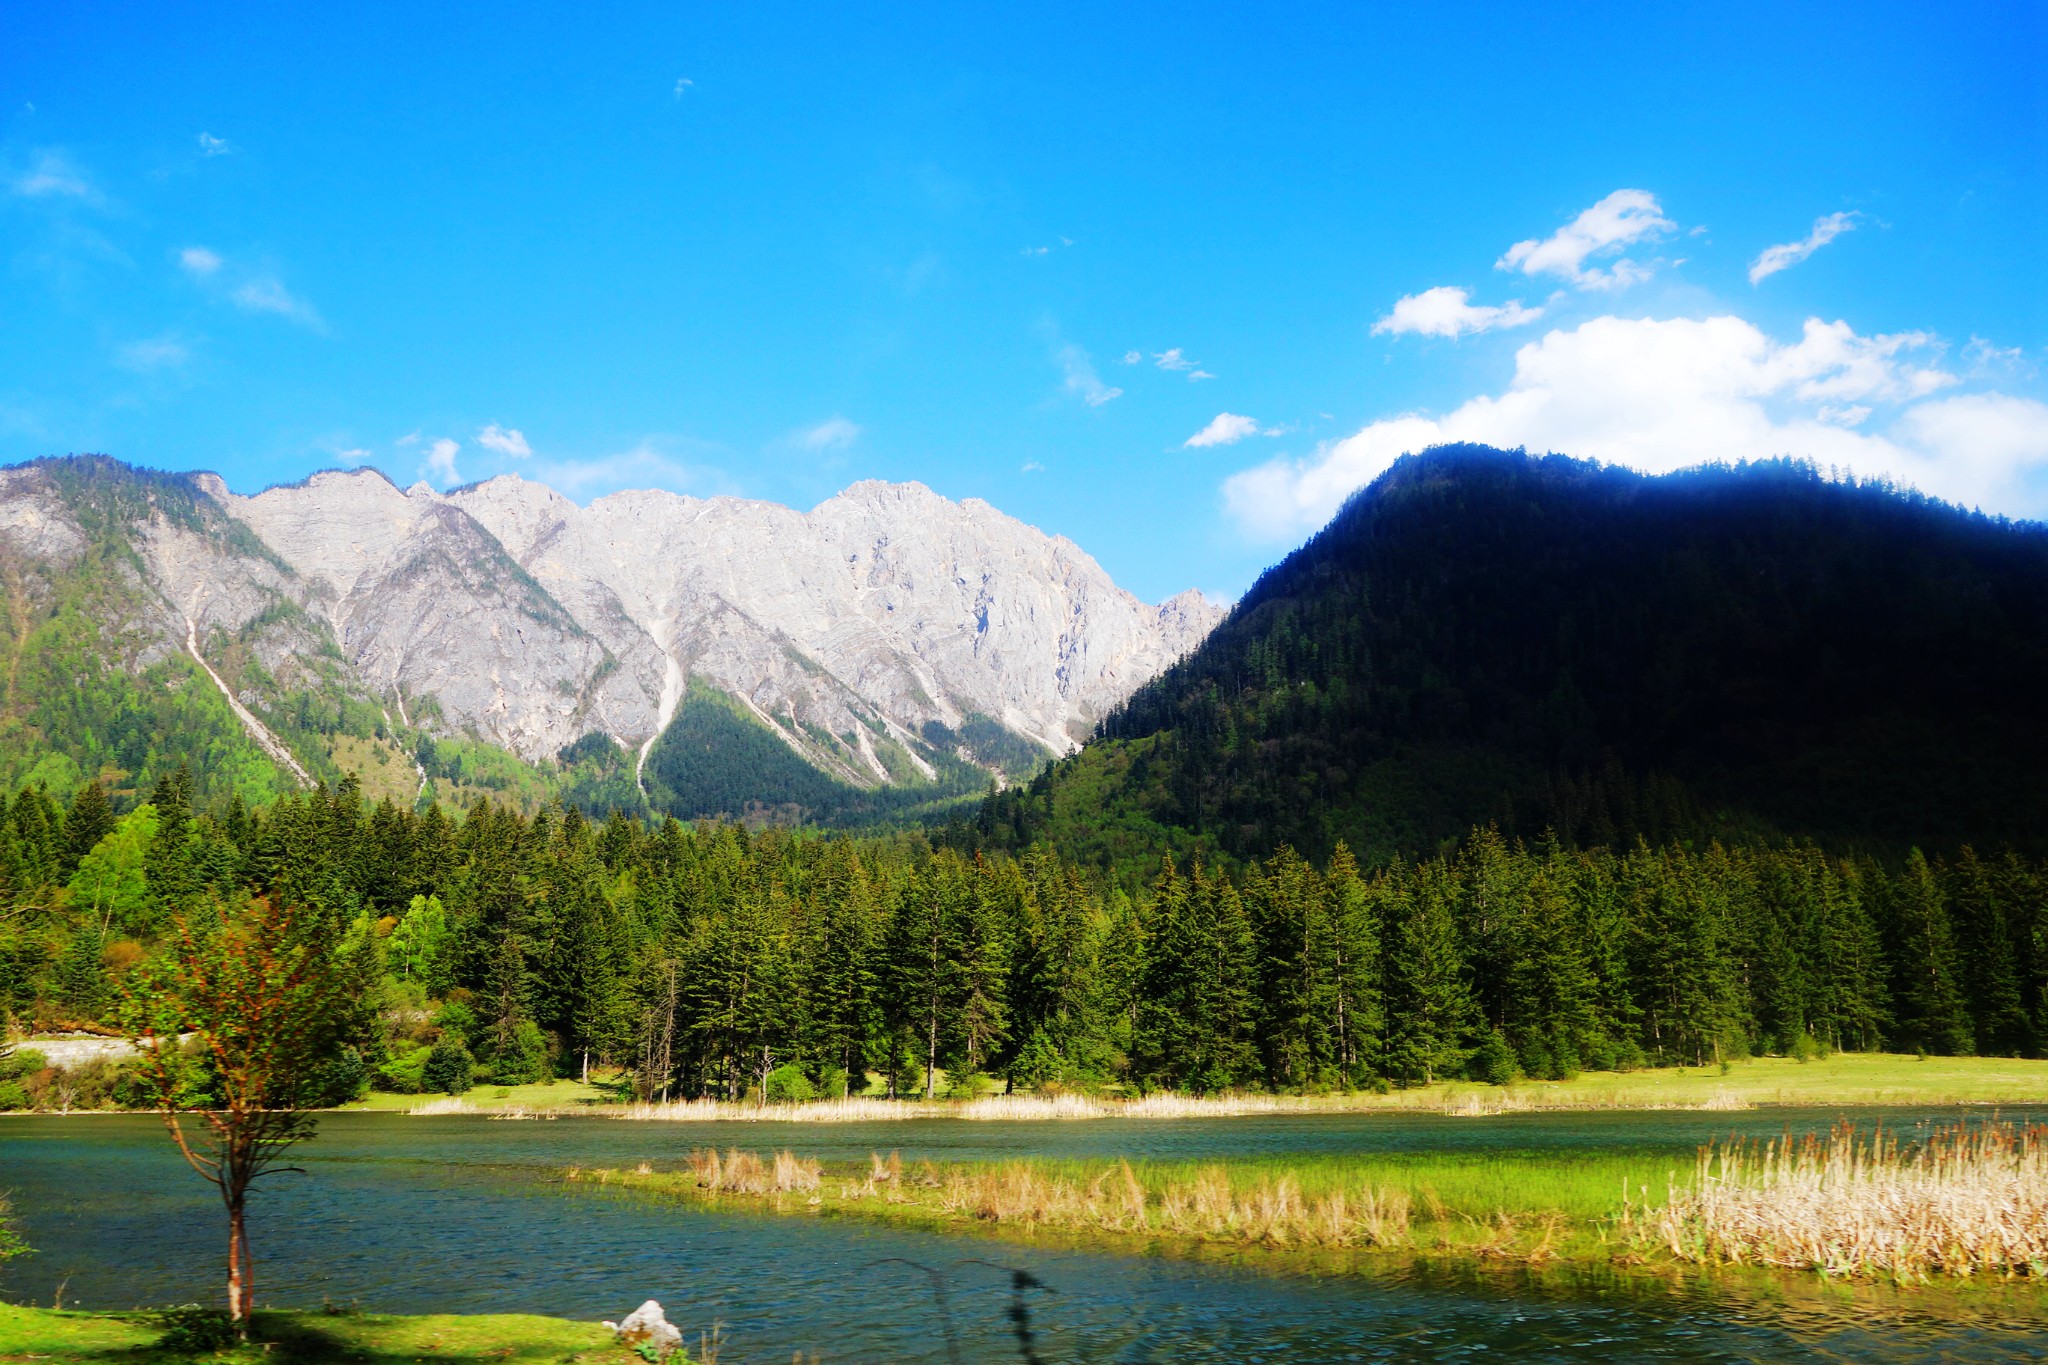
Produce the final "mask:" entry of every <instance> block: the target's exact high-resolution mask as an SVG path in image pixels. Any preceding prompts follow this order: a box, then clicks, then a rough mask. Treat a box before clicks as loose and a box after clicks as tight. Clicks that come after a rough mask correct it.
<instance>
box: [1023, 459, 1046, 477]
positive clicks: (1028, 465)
mask: <svg viewBox="0 0 2048 1365" xmlns="http://www.w3.org/2000/svg"><path fill="white" fill-rule="evenodd" d="M1017 472H1018V473H1019V474H1043V473H1044V472H1045V466H1044V465H1042V464H1040V463H1039V462H1038V461H1036V460H1026V461H1025V462H1024V466H1023V468H1021V469H1019V470H1018V471H1017Z"/></svg>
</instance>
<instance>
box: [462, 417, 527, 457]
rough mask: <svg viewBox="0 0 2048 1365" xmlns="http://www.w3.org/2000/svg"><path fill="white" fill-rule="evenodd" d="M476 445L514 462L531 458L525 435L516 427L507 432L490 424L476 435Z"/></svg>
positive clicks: (495, 424)
mask: <svg viewBox="0 0 2048 1365" xmlns="http://www.w3.org/2000/svg"><path fill="white" fill-rule="evenodd" d="M476 443H477V444H478V445H480V446H482V447H483V448H484V449H485V450H495V451H497V452H498V453H499V454H500V455H509V456H510V457H511V458H513V459H515V460H525V459H530V458H532V455H533V447H532V446H530V445H528V444H527V443H526V433H525V432H523V431H521V430H520V429H519V428H518V427H512V428H510V429H509V430H508V429H507V428H505V427H501V426H499V425H498V424H497V423H496V422H493V423H491V424H490V425H489V426H487V427H485V428H484V429H483V430H482V431H479V432H478V433H477V434H476Z"/></svg>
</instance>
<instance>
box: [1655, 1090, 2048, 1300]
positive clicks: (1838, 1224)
mask: <svg viewBox="0 0 2048 1365" xmlns="http://www.w3.org/2000/svg"><path fill="white" fill-rule="evenodd" d="M1631 1219H1632V1221H1635V1223H1636V1226H1637V1229H1638V1235H1639V1236H1641V1237H1646V1238H1648V1239H1650V1240H1653V1241H1654V1242H1656V1243H1659V1244H1661V1245H1663V1246H1664V1247H1665V1248H1667V1249H1668V1250H1669V1251H1670V1253H1671V1254H1672V1255H1673V1256H1675V1257H1677V1258H1678V1259H1680V1260H1685V1261H1697V1262H1703V1263H1728V1264H1751V1265H1770V1266H1788V1267H1796V1268H1801V1269H1813V1270H1818V1271H1820V1272H1822V1273H1823V1274H1827V1275H1888V1276H1890V1277H1892V1278H1893V1279H1896V1280H1901V1281H1917V1280H1924V1279H1926V1278H1928V1277H1929V1276H1930V1275H1933V1274H1943V1275H1956V1276H1969V1275H1995V1276H2007V1277H2013V1276H2021V1275H2025V1276H2035V1277H2038V1276H2043V1275H2048V1127H2043V1126H2040V1125H2034V1126H2030V1127H2027V1128H2024V1129H2021V1128H2015V1127H2014V1126H2013V1125H2012V1124H2009V1123H1986V1124H1957V1125H1954V1126H1950V1127H1944V1128H1939V1129H1936V1130H1935V1131H1934V1132H1933V1133H1932V1134H1931V1135H1930V1136H1929V1137H1928V1138H1927V1139H1926V1140H1925V1141H1922V1142H1919V1143H1916V1144H1911V1145H1902V1144H1901V1143H1900V1142H1899V1140H1898V1138H1897V1137H1896V1136H1895V1135H1893V1134H1890V1133H1885V1132H1882V1131H1879V1132H1876V1133H1873V1134H1868V1135H1866V1134H1861V1133H1859V1132H1858V1131H1857V1130H1856V1128H1855V1127H1854V1125H1852V1124H1847V1123H1844V1124H1839V1125H1837V1126H1836V1127H1835V1129H1834V1131H1833V1132H1831V1133H1830V1134H1829V1135H1828V1136H1827V1137H1826V1138H1825V1139H1823V1138H1820V1137H1817V1136H1808V1137H1806V1138H1804V1139H1793V1138H1790V1137H1787V1138H1785V1139H1782V1140H1779V1141H1773V1142H1765V1143H1745V1142H1739V1141H1730V1142H1725V1143H1722V1144H1720V1145H1718V1146H1715V1147H1710V1148H1703V1149H1701V1151H1700V1155H1699V1162H1698V1166H1697V1169H1696V1171H1695V1178H1694V1182H1693V1184H1692V1185H1691V1186H1690V1187H1689V1188H1685V1189H1675V1190H1673V1192H1672V1194H1671V1198H1670V1201H1669V1203H1668V1204H1666V1206H1665V1207H1664V1208H1662V1209H1659V1210H1652V1211H1645V1212H1643V1213H1642V1214H1641V1215H1640V1216H1639V1218H1638V1215H1637V1214H1636V1212H1635V1211H1634V1210H1631Z"/></svg>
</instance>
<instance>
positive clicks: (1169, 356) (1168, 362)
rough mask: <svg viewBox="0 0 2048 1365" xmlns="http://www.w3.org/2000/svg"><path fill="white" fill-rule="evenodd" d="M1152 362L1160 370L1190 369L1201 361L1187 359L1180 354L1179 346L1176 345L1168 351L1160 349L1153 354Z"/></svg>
mask: <svg viewBox="0 0 2048 1365" xmlns="http://www.w3.org/2000/svg"><path fill="white" fill-rule="evenodd" d="M1152 363H1153V364H1154V365H1157V366H1158V367H1159V368H1160V369H1162V370H1192V369H1194V368H1195V367H1196V366H1197V365H1199V364H1200V363H1201V362H1200V361H1198V360H1189V359H1188V358H1187V357H1186V356H1184V355H1182V354H1181V350H1180V347H1178V346H1176V347H1174V348H1173V349H1172V350H1170V351H1161V352H1160V353H1159V354H1158V355H1155V356H1153V357H1152Z"/></svg>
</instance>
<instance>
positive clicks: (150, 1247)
mask: <svg viewBox="0 0 2048 1365" xmlns="http://www.w3.org/2000/svg"><path fill="white" fill-rule="evenodd" d="M2011 1116H2012V1117H2015V1118H2026V1117H2033V1118H2048V1114H2033V1115H2028V1114H2019V1113H2015V1114H2013V1115H2011ZM1954 1117H1955V1111H1940V1112H1934V1111H1924V1110H1913V1111H1904V1110H1902V1111H1892V1112H1889V1113H1887V1114H1886V1115H1885V1121H1886V1123H1887V1124H1888V1125H1889V1126H1893V1127H1897V1128H1902V1129H1910V1128H1912V1127H1913V1126H1915V1125H1916V1124H1918V1123H1922V1122H1932V1121H1943V1120H1947V1119H1952V1118H1954ZM1834 1118H1835V1114H1834V1112H1833V1111H1790V1110H1770V1111H1761V1112H1755V1113H1748V1114H1699V1113H1669V1114H1660V1113H1650V1114H1642V1113H1636V1114H1540V1115H1536V1114H1532V1115H1511V1116H1502V1117H1497V1118H1490V1119H1477V1120H1475V1119H1452V1118H1444V1117H1440V1116H1435V1115H1392V1114H1366V1115H1341V1116H1334V1115H1322V1116H1282V1117H1272V1118H1240V1119H1221V1120H1186V1119H1183V1120H1172V1121H1160V1122H1125V1121H1121V1120H1102V1121H1095V1122H1086V1123H966V1122H957V1121H951V1120H916V1121H908V1122H898V1123H884V1124H861V1125H833V1126H824V1125H818V1126H810V1125H762V1124H695V1123H692V1124H641V1123H625V1122H618V1121H613V1120H603V1119H570V1120H562V1121H558V1122H552V1123H494V1122H488V1121H485V1120H482V1119H478V1118H474V1117H450V1118H425V1119H422V1118H407V1117H402V1116H398V1115H381V1114H343V1115H332V1116H329V1117H327V1118H325V1119H323V1120H322V1122H321V1132H320V1136H319V1138H318V1139H316V1140H315V1141H314V1142H313V1143H312V1144H310V1145H308V1146H307V1147H305V1148H303V1149H302V1152H303V1158H302V1160H301V1161H300V1163H299V1164H300V1165H302V1166H303V1167H304V1173H303V1174H280V1175H277V1176H274V1177H272V1178H271V1179H270V1180H269V1181H268V1182H267V1185H268V1188H266V1189H263V1190H262V1191H261V1192H260V1193H259V1196H258V1198H257V1201H256V1212H255V1215H254V1219H253V1222H254V1236H255V1240H256V1251H257V1256H258V1266H257V1274H258V1277H259V1284H258V1292H259V1295H260V1296H261V1298H262V1299H263V1300H264V1301H265V1302H268V1303H273V1304H298V1305H307V1306H313V1305H318V1304H320V1303H321V1302H323V1301H330V1302H333V1303H337V1304H356V1305H360V1306H361V1307H363V1308H366V1309H374V1310H380V1311H389V1312H508V1311H522V1312H535V1313H548V1314H555V1315H559V1316H564V1317H572V1318H586V1319H594V1318H599V1317H616V1316H618V1315H619V1314H620V1313H623V1312H625V1311H627V1310H629V1309H631V1308H632V1307H633V1306H634V1305H635V1304H637V1303H639V1302H640V1301H641V1300H642V1299H644V1298H650V1297H652V1298H657V1299H660V1300H661V1302H662V1303H663V1305H664V1306H665V1307H666V1308H667V1310H668V1312H669V1316H670V1317H671V1318H672V1319H674V1320H675V1321H677V1322H678V1323H681V1324H684V1325H685V1326H686V1327H687V1328H689V1329H690V1330H692V1331H693V1332H694V1330H695V1329H696V1328H699V1327H704V1326H708V1325H709V1324H711V1323H712V1322H714V1321H719V1322H723V1323H724V1324H725V1326H726V1331H727V1334H728V1341H729V1346H728V1349H727V1353H726V1356H725V1359H727V1360H728V1361H742V1362H745V1361H776V1362H781V1361H786V1360H788V1359H789V1358H790V1354H791V1352H792V1351H797V1350H801V1351H803V1352H804V1353H805V1354H806V1355H809V1354H810V1353H812V1352H816V1353H817V1354H818V1356H819V1357H820V1358H821V1359H824V1360H836V1361H855V1360H857V1361H945V1360H947V1359H948V1358H949V1356H948V1349H947V1342H946V1333H945V1330H944V1328H945V1325H946V1324H947V1323H948V1322H950V1324H951V1326H952V1329H953V1333H954V1336H955V1345H956V1349H957V1352H958V1354H957V1356H956V1357H954V1358H957V1359H960V1360H965V1361H997V1360H1014V1359H1017V1355H1016V1352H1015V1346H1014V1342H1013V1340H1012V1338H1011V1336H1010V1330H1011V1329H1010V1324H1009V1321H1008V1319H1007V1317H1006V1316H1005V1314H1006V1310H1007V1309H1008V1307H1009V1304H1010V1298H1009V1292H1010V1283H1011V1280H1010V1272H1011V1271H1012V1270H1013V1269H1022V1270H1025V1271H1028V1272H1029V1273H1030V1274H1031V1275H1033V1276H1035V1277H1037V1279H1038V1280H1040V1281H1042V1282H1043V1283H1044V1285H1045V1286H1047V1288H1046V1289H1045V1290H1043V1291H1033V1292H1032V1293H1031V1295H1030V1303H1031V1309H1032V1315H1033V1317H1032V1320H1033V1324H1034V1326H1035V1327H1036V1328H1037V1330H1038V1333H1039V1342H1038V1346H1039V1351H1040V1353H1041V1355H1042V1357H1043V1358H1044V1359H1046V1360H1047V1361H1105V1362H1107V1361H1116V1362H1139V1361H1226V1360H1227V1361H1233V1362H1240V1361H1242V1362H1253V1361H1260V1362H1263V1361H1283V1360H1285V1361H1310V1360H1330V1361H1346V1360H1361V1361H1382V1360H1386V1361H1393V1360H1416V1361H1464V1360H1492V1359H1512V1360H1531V1361H1537V1360H1555V1361H1578V1360H1611V1361H1624V1360H1669V1361H1732V1360H1745V1361H1815V1362H1818V1361H1850V1360H1854V1361H1862V1360H1871V1361H1933V1360H1958V1361H1973V1360H1985V1361H1990V1360H2015V1359H2043V1358H2048V1293H2043V1292H2041V1291H2038V1290H2032V1289H2026V1288H2024V1287H2023V1288H2021V1289H2018V1290H1991V1291H1977V1292H1970V1293H1955V1292H1952V1291H1947V1290H1932V1291H1921V1292H1919V1293H1898V1292H1893V1291H1886V1290H1877V1289H1858V1290H1847V1289H1841V1288H1834V1289H1829V1288H1826V1287H1822V1286H1817V1285H1815V1284H1813V1283H1811V1282H1809V1281H1808V1280H1805V1279H1803V1278H1797V1277H1786V1278H1784V1279H1782V1280H1761V1279H1757V1278H1755V1277H1740V1278H1739V1279H1731V1278H1730V1277H1725V1276H1724V1277H1714V1276H1696V1277H1691V1278H1690V1279H1688V1280H1683V1281H1681V1282H1679V1283H1676V1284H1669V1285H1667V1284H1662V1283H1651V1282H1648V1281H1645V1280H1643V1279H1641V1278H1639V1277H1634V1278H1632V1277H1623V1276H1616V1275H1612V1274H1607V1273H1604V1272H1575V1273H1570V1274H1559V1275H1551V1276H1545V1277H1532V1276H1529V1275H1526V1274H1521V1275H1517V1274H1505V1273H1503V1274H1489V1273H1484V1272H1476V1271H1470V1270H1445V1269H1442V1268H1440V1267H1438V1268H1432V1267H1429V1266H1427V1265H1413V1266H1409V1265H1401V1264H1394V1263H1390V1262H1385V1261H1379V1262H1375V1265H1376V1266H1377V1267H1378V1268H1377V1269H1375V1271H1374V1272H1373V1273H1371V1274H1369V1275H1358V1274H1323V1275H1315V1274H1306V1273H1276V1272H1274V1271H1273V1270H1272V1269H1271V1268H1270V1267H1267V1266H1262V1265H1261V1264H1259V1263H1258V1262H1257V1261H1256V1260H1251V1261H1238V1260H1236V1259H1235V1258H1224V1259H1212V1260H1201V1261H1193V1260H1184V1259H1174V1258H1170V1257H1132V1256H1111V1255H1104V1254H1101V1253H1097V1252H1093V1251H1087V1250H1074V1249H1070V1248H1066V1247H1061V1246H1045V1245H1018V1244H1016V1243H1012V1242H1007V1241H996V1240H993V1239H987V1238H978V1237H972V1236H957V1235H930V1234H919V1233H909V1232H902V1231H896V1230H893V1229H889V1228H883V1227H873V1226H866V1225H863V1224H861V1223H859V1222H855V1221H851V1220H836V1219H826V1220H812V1219H802V1218H774V1217H766V1216H752V1215H748V1214H744V1213H738V1214H734V1213H718V1212H709V1211H705V1210H701V1209H692V1208H688V1207H676V1206H673V1205H661V1204H654V1203H650V1202H647V1201H643V1200H638V1199H621V1198H618V1197H609V1198H608V1197H604V1196H603V1195H602V1194H600V1193H594V1192H583V1191H580V1190H568V1191H565V1190H564V1189H562V1188H561V1187H560V1186H558V1185H553V1184H549V1183H546V1182H544V1181H541V1180H537V1179H535V1178H534V1177H535V1176H536V1175H538V1174H540V1173H542V1172H546V1171H551V1170H554V1169H558V1168H560V1167H563V1166H568V1165H578V1164H580V1165H619V1164H625V1165H631V1164H633V1163H636V1162H639V1161H643V1160H647V1161H652V1162H654V1163H656V1164H657V1165H661V1164H664V1163H671V1162H676V1161H679V1160H680V1159H681V1158H682V1157H683V1156H684V1155H685V1154H686V1153H688V1152H689V1151H690V1150H691V1149H692V1148H695V1147H700V1146H706V1145H712V1144H716V1145H719V1146H728V1145H737V1146H741V1147H747V1148H752V1149H755V1150H763V1149H767V1148H771V1147H779V1146H789V1147H793V1148H795V1149H796V1150H798V1151H800V1152H803V1153H805V1154H807V1155H814V1156H819V1157H823V1158H826V1159H834V1158H858V1157H864V1156H865V1155H866V1154H867V1153H868V1152H870V1151H874V1150H880V1151H883V1152H888V1151H892V1150H893V1151H900V1152H901V1153H902V1154H903V1156H904V1157H905V1158H906V1159H907V1160H917V1159H921V1158H930V1159H933V1160H944V1159H955V1158H1000V1157H1005V1156H1017V1155H1039V1156H1055V1157H1102V1156H1131V1157H1144V1158H1149V1159H1155V1160H1198V1159H1225V1158H1228V1157H1231V1156H1237V1155H1249V1154H1271V1155H1278V1154H1290V1153H1293V1154H1339V1153H1348V1152H1371V1151H1424V1150H1449V1151H1473V1152H1477V1151H1487V1150H1521V1151H1528V1150H1538V1151H1555V1152H1557V1153H1558V1154H1559V1155H1560V1157H1561V1158H1562V1157H1567V1156H1569V1155H1570V1154H1572V1153H1575V1152H1589V1151H1602V1150H1617V1149H1637V1150H1644V1149H1655V1150H1668V1151H1669V1152H1670V1153H1671V1154H1672V1156H1673V1158H1674V1160H1675V1161H1676V1162H1680V1163H1682V1162H1683V1161H1684V1160H1685V1159H1686V1158H1687V1157H1689V1156H1690V1154H1691V1152H1692V1151H1693V1149H1694V1148H1695V1147H1696V1146H1697V1145H1698V1144H1699V1143H1702V1142H1706V1141H1711V1140H1713V1139H1715V1138H1719V1137H1725V1136H1727V1135H1729V1134H1730V1133H1735V1132H1741V1133H1746V1134H1751V1135H1776V1134H1778V1133H1781V1132H1784V1131H1786V1130H1787V1129H1788V1128H1789V1129H1792V1130H1794V1131H1799V1130H1804V1129H1813V1128H1825V1127H1826V1126H1827V1125H1828V1124H1829V1123H1830V1122H1831V1121H1832V1120H1833V1119H1834ZM0 1188H7V1189H11V1190H12V1191H13V1193H14V1201H15V1205H16V1208H17V1210H18V1212H19V1213H20V1214H21V1215H22V1219H23V1222H24V1224H25V1230H26V1232H27V1235H28V1239H29V1241H30V1242H31V1243H32V1244H34V1245H35V1246H37V1247H38V1248H39V1249H40V1253H41V1254H39V1255H38V1256H36V1257H34V1258H32V1259H29V1260H27V1261H20V1262H16V1263H15V1265H14V1267H13V1268H12V1269H11V1271H10V1272H9V1277H8V1279H7V1280H6V1282H5V1284H4V1290H5V1292H6V1293H7V1295H8V1296H9V1297H12V1298H16V1299H20V1300H27V1301H34V1302H40V1303H48V1302H50V1301H51V1298H52V1296H53V1295H54V1294H55V1293H56V1292H57V1291H58V1289H59V1286H60V1285H61V1286H62V1287H63V1294H64V1302H65V1303H66V1304H67V1305H73V1306H79V1307H92V1308H126V1307H132V1306H136V1305H143V1304H164V1303H177V1302H189V1301H202V1300H210V1299H211V1298H212V1297H213V1296H215V1295H216V1294H217V1293H218V1283H219V1278H220V1269H219V1264H218V1263H219V1260H220V1255H221V1243H222V1240H223V1238H222V1232H221V1215H220V1210H219V1204H218V1201H217V1198H216V1197H215V1196H214V1194H213V1191H212V1189H211V1187H210V1186H207V1185H205V1184H203V1183H202V1182H201V1181H200V1180H199V1179H198V1177H196V1176H194V1175H193V1174H191V1173H190V1171H188V1170H187V1169H186V1168H185V1166H184V1164H183V1162H182V1161H181V1159H180V1158H179V1157H178V1156H177V1154H176V1152H175V1150H174V1149H173V1148H172V1147H171V1145H170V1143H169V1141H168V1139H167V1138H166V1137H165V1136H164V1133H163V1130H162V1127H161V1126H160V1125H159V1124H158V1123H157V1122H156V1121H155V1120H154V1119H150V1118H145V1117H127V1116H119V1117H91V1118H74V1119H50V1118H26V1117H21V1118H0Z"/></svg>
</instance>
